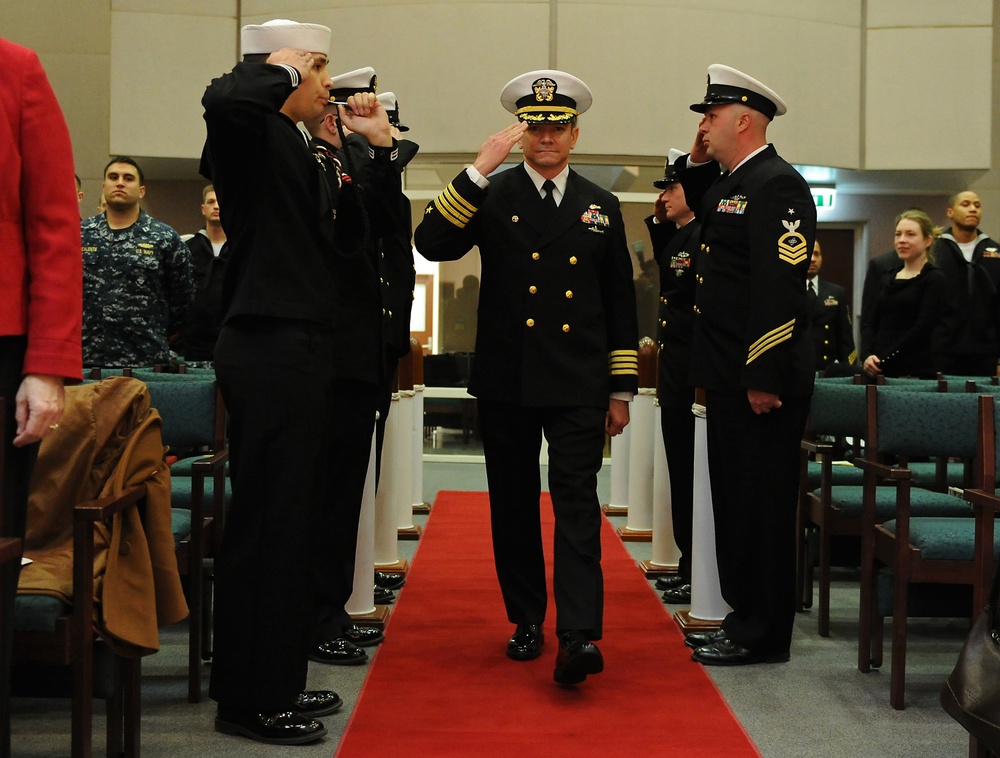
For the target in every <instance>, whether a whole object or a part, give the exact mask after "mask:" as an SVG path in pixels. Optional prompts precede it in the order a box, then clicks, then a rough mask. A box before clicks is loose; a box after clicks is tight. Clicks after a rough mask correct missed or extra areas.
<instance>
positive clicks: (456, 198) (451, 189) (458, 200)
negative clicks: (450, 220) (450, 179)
mask: <svg viewBox="0 0 1000 758" xmlns="http://www.w3.org/2000/svg"><path fill="white" fill-rule="evenodd" d="M441 194H443V195H447V196H448V199H449V200H451V201H452V203H454V205H455V206H456V207H457V208H461V209H464V210H465V212H466V213H467V215H469V216H471V215H472V214H474V213H475V212H476V211H477V210H479V209H478V208H477V207H476V206H474V205H473V204H472V203H470V202H469V201H468V200H466V199H465V198H464V197H462V196H461V195H459V194H458V191H457V190H456V189H455V185H454V184H449V185H448V186H447V187H445V188H444V192H443V193H441Z"/></svg>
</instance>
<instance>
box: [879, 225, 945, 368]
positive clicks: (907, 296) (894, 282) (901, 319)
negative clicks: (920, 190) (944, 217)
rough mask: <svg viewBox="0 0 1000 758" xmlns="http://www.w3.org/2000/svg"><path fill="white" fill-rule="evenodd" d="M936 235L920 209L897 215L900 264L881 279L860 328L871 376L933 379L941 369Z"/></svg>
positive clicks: (941, 296) (941, 295) (941, 288)
mask: <svg viewBox="0 0 1000 758" xmlns="http://www.w3.org/2000/svg"><path fill="white" fill-rule="evenodd" d="M937 234H938V230H937V229H936V228H935V226H934V222H933V221H931V219H930V217H929V216H928V215H927V214H926V213H924V212H923V211H921V210H918V209H911V210H908V211H904V212H903V213H901V214H899V216H897V217H896V233H895V242H894V247H895V250H896V255H897V256H898V257H899V264H898V265H897V266H896V267H895V268H894V269H892V270H890V271H887V272H886V273H885V274H884V275H883V280H882V285H881V288H880V291H879V294H878V298H877V299H876V301H875V303H874V306H873V308H871V309H870V310H871V313H870V314H864V318H863V320H862V324H861V355H863V356H865V359H864V364H863V367H862V368H863V370H864V372H865V374H867V375H868V376H869V377H877V376H878V375H880V374H883V375H885V376H890V377H891V376H918V377H933V376H934V375H935V374H936V372H937V371H938V370H939V365H938V364H939V353H940V350H939V344H938V343H939V339H938V334H939V332H940V326H941V316H942V313H943V311H944V301H945V290H946V283H945V277H944V274H943V273H942V272H941V270H940V269H938V268H937V266H935V265H934V261H933V255H932V252H931V248H932V246H933V245H934V240H935V238H936V237H937Z"/></svg>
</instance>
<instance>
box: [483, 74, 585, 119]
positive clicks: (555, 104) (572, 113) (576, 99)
mask: <svg viewBox="0 0 1000 758" xmlns="http://www.w3.org/2000/svg"><path fill="white" fill-rule="evenodd" d="M593 102H594V96H593V94H592V93H591V91H590V87H588V86H587V85H586V84H584V83H583V82H582V81H580V80H579V79H577V78H576V77H575V76H573V75H572V74H567V73H566V72H565V71H556V70H554V69H540V70H538V71H529V72H528V73H526V74H521V75H520V76H517V77H515V78H513V79H511V80H510V81H509V82H507V84H506V85H504V88H503V89H502V90H501V91H500V103H501V104H502V105H503V107H504V108H506V109H507V110H509V111H510V112H511V113H513V114H514V115H515V116H517V118H518V120H519V121H526V122H528V123H529V124H565V123H567V122H568V121H572V120H573V119H574V118H576V117H577V116H579V115H580V114H581V113H584V112H585V111H586V110H587V109H588V108H590V106H591V104H592V103H593Z"/></svg>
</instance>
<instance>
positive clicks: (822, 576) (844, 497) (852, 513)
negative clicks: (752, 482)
mask: <svg viewBox="0 0 1000 758" xmlns="http://www.w3.org/2000/svg"><path fill="white" fill-rule="evenodd" d="M875 386H876V385H863V386H854V387H852V386H830V387H827V386H825V385H821V384H820V383H819V382H817V387H816V390H814V396H813V398H814V404H813V408H814V410H813V412H812V415H814V416H815V417H816V418H817V419H818V422H819V423H820V424H826V425H829V426H828V428H830V429H836V430H838V431H840V432H842V433H845V434H847V435H848V436H855V438H860V439H863V440H866V446H865V457H869V454H870V453H871V452H872V451H871V448H870V443H869V442H867V435H868V433H869V428H868V424H869V415H870V412H869V407H868V397H869V394H870V393H871V392H873V391H874V390H873V389H872V388H874V387H875ZM877 386H878V391H879V392H881V393H883V394H898V393H904V394H910V395H917V396H920V395H928V394H944V390H945V389H946V385H945V384H944V383H942V382H938V381H936V380H926V379H921V380H916V379H914V380H905V379H895V380H887V382H886V383H884V384H879V385H877ZM817 399H818V403H817ZM812 423H813V422H810V424H812ZM838 425H839V426H838ZM859 427H860V429H861V431H858V429H859ZM973 432H974V426H973V427H970V435H971V434H972V433H973ZM971 440H972V437H971V436H970V443H969V450H970V451H971V449H972V443H971ZM803 448H804V449H807V450H816V451H819V452H822V448H821V447H817V446H815V445H812V444H810V443H808V442H807V441H804V442H803ZM915 455H917V454H915ZM897 456H902V462H903V465H905V464H906V461H907V460H908V459H909V457H915V456H907V455H905V454H904V453H898V454H897ZM970 456H971V452H970ZM826 457H827V456H823V460H822V461H821V469H820V470H821V476H820V483H819V486H818V487H817V488H816V489H813V490H806V491H804V493H803V496H802V497H801V498H800V510H799V526H800V529H799V535H800V548H799V555H800V563H799V577H800V579H799V584H800V586H801V588H802V593H801V594H800V595H799V597H800V599H801V606H803V607H809V606H810V604H811V603H810V601H811V597H812V581H811V573H810V570H811V563H812V559H811V556H810V555H809V551H808V545H809V543H810V541H811V540H812V539H813V538H815V540H816V542H818V550H817V552H818V557H817V564H818V566H819V608H818V614H817V617H818V619H817V623H818V628H819V633H820V636H823V637H826V636H829V634H830V575H831V567H832V564H833V559H832V554H833V551H832V544H833V540H834V539H835V538H841V541H842V542H845V543H849V542H851V541H853V542H855V544H860V537H861V534H862V531H861V530H862V518H861V514H862V508H863V503H864V498H865V487H864V485H863V483H860V484H859V483H856V482H857V481H858V479H859V478H861V479H862V480H863V475H864V472H863V471H862V469H861V468H860V466H861V464H860V461H861V460H862V456H859V455H856V456H855V457H854V466H853V467H851V468H848V467H844V466H834V465H830V462H829V461H827V460H826ZM921 457H929V456H921ZM947 458H948V456H945V458H944V459H945V460H947ZM932 465H933V464H932ZM950 465H951V466H957V467H958V468H959V469H960V470H963V471H964V470H965V469H964V468H963V463H962V462H952V463H951V464H950ZM851 469H853V470H851ZM844 470H847V471H850V472H851V476H853V477H854V483H852V482H850V481H848V482H847V483H843V480H842V483H838V482H837V481H836V479H835V478H834V477H835V476H837V474H838V472H841V471H844ZM970 471H971V469H970ZM841 476H843V475H842V474H841ZM930 479H931V480H932V481H933V477H930ZM806 481H807V482H808V479H806ZM963 481H964V480H963ZM807 486H808V485H807ZM945 489H946V488H945ZM915 492H916V494H915V495H914V508H915V509H916V510H917V511H918V512H919V513H920V514H921V515H928V516H936V515H948V514H949V513H951V512H953V509H954V508H955V503H956V499H955V498H954V497H949V496H947V495H946V494H945V493H944V492H932V491H926V490H925V489H920V490H917V491H915ZM873 498H874V499H875V502H876V504H877V509H876V513H877V518H878V520H879V521H884V520H885V519H888V518H892V516H893V515H894V512H895V494H894V493H893V492H891V491H885V492H883V491H876V492H875V493H873Z"/></svg>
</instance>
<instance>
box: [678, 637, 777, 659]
mask: <svg viewBox="0 0 1000 758" xmlns="http://www.w3.org/2000/svg"><path fill="white" fill-rule="evenodd" d="M790 657H791V656H790V655H789V654H788V653H787V652H785V653H774V654H771V655H762V654H760V653H754V652H752V651H750V650H747V649H746V648H745V647H743V646H742V645H737V644H736V643H735V642H732V641H731V640H728V639H723V640H717V641H716V642H712V643H711V644H708V645H705V646H704V647H699V648H696V649H695V651H694V652H693V653H692V654H691V659H692V660H695V661H698V662H699V663H704V664H705V665H706V666H746V665H749V664H752V663H785V662H786V661H787V660H788V659H789V658H790Z"/></svg>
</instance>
